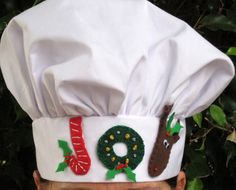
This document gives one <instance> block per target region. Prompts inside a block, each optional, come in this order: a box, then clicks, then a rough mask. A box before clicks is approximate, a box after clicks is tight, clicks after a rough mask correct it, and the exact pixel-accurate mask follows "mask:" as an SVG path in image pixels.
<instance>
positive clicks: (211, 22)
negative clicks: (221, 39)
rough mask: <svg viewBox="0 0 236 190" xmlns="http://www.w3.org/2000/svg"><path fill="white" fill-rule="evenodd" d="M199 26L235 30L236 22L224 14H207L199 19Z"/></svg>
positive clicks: (214, 29)
mask: <svg viewBox="0 0 236 190" xmlns="http://www.w3.org/2000/svg"><path fill="white" fill-rule="evenodd" d="M200 27H206V28H208V29H210V30H213V31H216V30H223V31H230V32H236V23H235V22H234V21H233V20H231V19H229V18H228V17H226V16H225V15H214V14H212V15H207V16H205V17H204V18H203V19H202V20H201V23H200Z"/></svg>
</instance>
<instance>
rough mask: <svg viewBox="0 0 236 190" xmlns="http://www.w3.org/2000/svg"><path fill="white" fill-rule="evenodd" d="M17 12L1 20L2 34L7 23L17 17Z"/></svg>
mask: <svg viewBox="0 0 236 190" xmlns="http://www.w3.org/2000/svg"><path fill="white" fill-rule="evenodd" d="M15 14H16V13H15V12H12V13H10V14H8V15H6V16H4V17H1V18H0V32H2V31H3V30H4V29H5V27H6V26H7V23H8V22H9V21H10V20H11V18H12V17H13V16H14V15H15Z"/></svg>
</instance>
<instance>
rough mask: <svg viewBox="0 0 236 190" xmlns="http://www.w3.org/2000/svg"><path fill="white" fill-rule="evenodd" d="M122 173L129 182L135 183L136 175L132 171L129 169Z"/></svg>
mask: <svg viewBox="0 0 236 190" xmlns="http://www.w3.org/2000/svg"><path fill="white" fill-rule="evenodd" d="M124 171H125V173H126V174H127V177H128V179H129V180H130V181H133V182H136V174H135V173H134V172H133V171H132V169H131V168H130V167H127V168H125V169H124Z"/></svg>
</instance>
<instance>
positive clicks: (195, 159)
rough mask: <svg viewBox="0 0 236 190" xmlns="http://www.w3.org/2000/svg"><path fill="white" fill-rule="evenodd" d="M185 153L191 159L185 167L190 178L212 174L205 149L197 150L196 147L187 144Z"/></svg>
mask: <svg viewBox="0 0 236 190" xmlns="http://www.w3.org/2000/svg"><path fill="white" fill-rule="evenodd" d="M185 155H186V158H187V159H188V160H189V161H190V163H188V164H187V165H186V168H185V169H186V174H187V176H188V179H189V180H192V179H194V178H201V177H207V176H209V175H210V173H211V171H210V169H209V166H208V164H207V158H206V155H205V153H204V151H199V150H198V151H196V150H194V148H192V147H190V146H189V145H186V148H185Z"/></svg>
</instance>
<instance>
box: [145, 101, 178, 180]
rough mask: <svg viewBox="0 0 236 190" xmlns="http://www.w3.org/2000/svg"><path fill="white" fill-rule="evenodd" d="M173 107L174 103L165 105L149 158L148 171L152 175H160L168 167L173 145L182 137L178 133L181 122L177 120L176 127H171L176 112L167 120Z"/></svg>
mask: <svg viewBox="0 0 236 190" xmlns="http://www.w3.org/2000/svg"><path fill="white" fill-rule="evenodd" d="M172 107H173V105H165V106H164V108H163V112H162V115H161V118H160V124H159V132H158V135H157V138H156V142H155V144H154V147H153V150H152V154H151V157H150V160H149V166H148V173H149V175H150V176H151V177H156V176H158V175H160V174H161V173H162V172H163V170H164V169H165V168H166V166H167V164H168V162H169V157H170V151H171V149H172V146H173V145H174V144H175V143H176V142H177V141H178V140H179V138H180V137H179V135H178V134H179V131H180V129H181V128H182V126H181V125H180V124H179V122H176V124H175V125H174V127H171V123H172V121H173V119H174V115H175V113H173V114H172V115H171V116H170V118H169V120H168V122H167V118H168V116H169V114H170V112H171V109H172Z"/></svg>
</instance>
